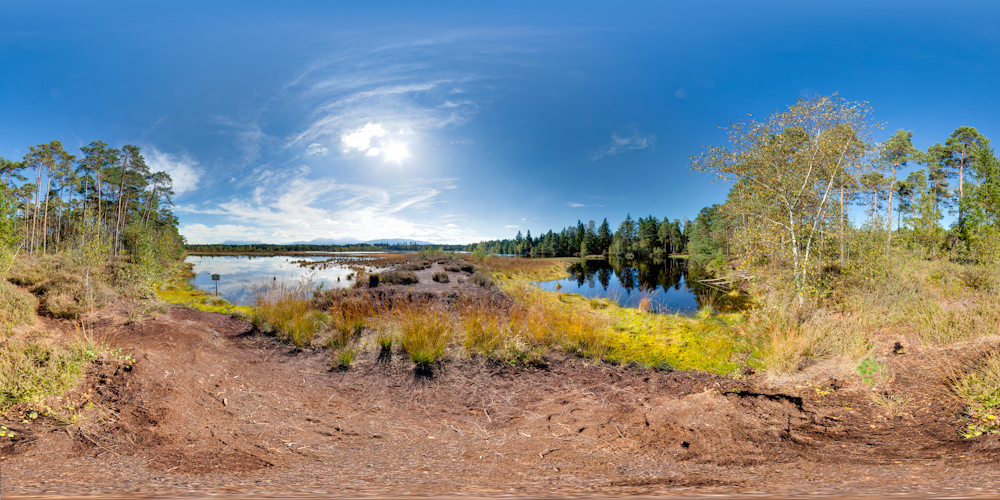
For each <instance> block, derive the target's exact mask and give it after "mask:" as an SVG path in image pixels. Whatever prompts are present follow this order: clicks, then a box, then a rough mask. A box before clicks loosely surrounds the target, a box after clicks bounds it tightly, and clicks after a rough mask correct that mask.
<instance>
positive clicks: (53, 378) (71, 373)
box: [0, 341, 97, 411]
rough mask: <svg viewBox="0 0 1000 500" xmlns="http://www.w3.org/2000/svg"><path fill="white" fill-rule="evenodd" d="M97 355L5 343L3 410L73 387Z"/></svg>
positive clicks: (0, 375)
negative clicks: (85, 367)
mask: <svg viewBox="0 0 1000 500" xmlns="http://www.w3.org/2000/svg"><path fill="white" fill-rule="evenodd" d="M96 356H97V353H96V352H95V351H94V350H91V349H84V348H82V347H81V346H73V347H70V348H65V347H62V346H59V345H53V344H42V343H38V342H24V341H8V342H4V343H3V345H2V346H0V411H2V410H4V409H6V408H7V407H9V406H11V405H14V404H17V403H25V402H31V401H37V400H40V399H43V398H46V397H48V396H52V395H54V394H60V393H62V392H65V391H67V390H69V389H71V388H73V387H74V386H75V385H76V382H77V380H78V379H79V377H80V374H81V373H83V366H84V364H86V363H87V362H89V361H91V360H92V359H93V358H94V357H96Z"/></svg>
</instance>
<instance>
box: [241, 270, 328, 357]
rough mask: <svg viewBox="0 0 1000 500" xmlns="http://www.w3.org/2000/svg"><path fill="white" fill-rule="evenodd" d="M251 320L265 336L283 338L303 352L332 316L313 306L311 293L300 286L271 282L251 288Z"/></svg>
mask: <svg viewBox="0 0 1000 500" xmlns="http://www.w3.org/2000/svg"><path fill="white" fill-rule="evenodd" d="M250 300H251V303H252V304H253V310H252V313H251V320H252V321H253V324H254V326H256V327H257V328H259V329H260V330H261V331H264V332H275V333H278V334H281V335H284V336H285V337H287V338H288V339H289V340H291V341H292V343H293V344H295V346H296V347H299V348H304V347H308V346H310V345H311V344H312V341H313V338H314V337H315V335H316V333H317V332H318V331H320V330H322V329H323V328H324V327H325V326H326V324H327V323H329V322H330V316H328V315H327V314H326V313H324V312H322V311H319V310H318V309H316V308H315V307H314V306H313V297H312V290H309V289H307V288H305V287H303V286H301V285H296V284H289V283H285V282H270V283H264V284H259V285H253V286H251V288H250Z"/></svg>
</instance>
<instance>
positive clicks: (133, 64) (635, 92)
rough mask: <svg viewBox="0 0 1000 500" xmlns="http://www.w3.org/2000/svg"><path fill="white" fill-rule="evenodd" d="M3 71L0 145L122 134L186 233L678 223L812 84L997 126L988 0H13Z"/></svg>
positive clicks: (431, 231)
mask: <svg viewBox="0 0 1000 500" xmlns="http://www.w3.org/2000/svg"><path fill="white" fill-rule="evenodd" d="M0 75H3V76H2V77H0V115H2V120H0V156H4V157H7V158H19V157H21V156H23V155H24V152H25V150H26V149H27V148H28V146H30V145H35V144H39V143H42V142H48V141H50V140H53V139H56V140H60V141H62V142H63V144H64V145H65V146H66V147H67V149H70V150H73V151H78V148H79V147H80V146H82V145H85V144H88V143H90V142H91V141H94V140H104V141H106V142H108V143H110V144H112V145H115V146H121V145H123V144H137V145H139V146H141V147H142V149H143V151H144V153H145V155H146V158H147V160H148V162H149V163H150V165H151V166H152V167H153V168H154V169H160V170H165V171H167V172H169V173H170V174H171V175H172V176H173V178H174V182H175V190H176V191H177V196H176V197H175V199H174V201H175V203H176V205H177V206H176V208H175V211H176V213H177V215H178V217H179V218H180V222H181V233H182V234H183V235H184V236H185V237H187V239H188V240H189V241H190V242H192V243H208V242H220V241H225V240H258V241H266V242H276V243H280V242H293V241H309V240H313V239H316V238H332V239H356V240H368V239H374V238H412V239H419V240H428V241H432V242H456V243H457V242H471V241H478V240H480V239H487V238H496V237H512V236H513V235H514V234H516V232H517V231H519V230H520V231H526V230H531V231H532V233H534V234H537V233H539V232H543V231H545V230H547V229H550V228H551V229H559V228H562V227H564V226H566V225H569V224H575V223H576V221H577V220H578V219H580V220H583V221H584V222H586V221H587V220H589V219H596V220H597V221H598V222H599V221H600V220H601V219H602V218H604V217H608V219H609V221H610V222H611V223H612V224H617V222H619V221H620V220H621V219H623V218H624V216H625V214H626V213H631V214H632V216H633V217H637V216H645V215H649V214H652V215H656V216H658V217H664V216H667V217H670V218H671V219H674V218H684V217H687V218H694V216H695V215H697V213H698V211H699V210H700V209H701V207H703V206H705V205H709V204H712V203H717V202H721V201H723V200H724V199H725V195H726V192H727V190H728V187H727V186H725V185H720V184H713V183H712V179H711V177H709V176H707V175H691V174H689V172H688V165H689V158H690V157H691V156H692V155H696V154H698V153H700V152H701V151H702V148H703V147H704V146H706V145H709V144H719V143H722V142H723V140H724V136H723V132H722V131H721V130H720V129H719V128H718V127H719V126H724V125H726V124H727V123H728V122H729V121H731V120H739V119H741V118H744V117H745V116H746V115H747V114H748V113H752V114H754V115H756V116H764V115H767V114H769V113H770V112H772V111H775V110H779V109H783V108H784V107H785V106H787V105H789V104H792V103H794V101H795V100H796V99H797V98H798V97H799V96H801V95H808V94H810V93H819V94H829V93H832V92H839V94H840V95H841V96H842V97H844V98H846V99H850V100H865V101H869V102H870V103H871V106H872V108H873V109H874V111H875V114H874V118H875V119H876V120H878V121H881V122H885V127H884V129H883V130H882V137H881V138H883V139H884V138H887V137H888V136H889V135H891V133H892V132H893V131H894V130H896V129H898V128H905V129H908V130H913V131H914V143H915V145H916V146H917V147H919V148H926V147H927V146H928V145H930V144H933V143H935V142H939V141H942V142H943V141H944V140H945V139H946V138H947V137H948V135H950V134H951V132H952V131H953V130H954V129H955V128H957V127H959V126H962V125H971V126H974V127H977V128H979V130H980V131H981V132H983V133H984V134H986V135H987V136H988V137H992V138H994V139H996V138H997V137H998V136H1000V127H998V124H997V120H998V118H1000V92H998V91H997V82H1000V6H997V4H995V3H992V2H974V3H968V2H951V3H949V4H948V6H947V7H945V4H944V3H931V2H913V1H910V2H871V1H865V2H851V1H847V2H836V3H831V2H801V1H798V2H745V1H704V2H660V1H656V2H653V1H650V2H628V1H616V2H586V1H582V2H581V1H574V2H489V3H486V2H142V1H138V2H137V1H129V2H124V1H123V2H100V1H95V2H67V3H59V2H23V3H22V2H14V1H6V2H3V3H2V4H0ZM905 175H906V174H905V172H904V174H903V176H905Z"/></svg>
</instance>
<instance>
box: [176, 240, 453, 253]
mask: <svg viewBox="0 0 1000 500" xmlns="http://www.w3.org/2000/svg"><path fill="white" fill-rule="evenodd" d="M463 247H464V246H463V245H427V244H421V243H416V242H410V243H350V244H346V245H318V244H312V243H289V244H273V243H246V244H228V243H206V244H188V245H185V249H186V250H187V251H188V252H190V253H194V254H212V253H239V254H251V253H281V252H419V251H420V250H427V249H429V248H437V249H440V250H444V251H449V252H453V251H458V250H462V249H463Z"/></svg>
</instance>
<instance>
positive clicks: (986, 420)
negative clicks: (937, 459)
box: [951, 351, 1000, 437]
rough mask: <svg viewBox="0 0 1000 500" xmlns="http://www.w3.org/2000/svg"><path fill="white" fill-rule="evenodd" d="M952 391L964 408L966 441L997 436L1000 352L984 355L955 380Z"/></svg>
mask: <svg viewBox="0 0 1000 500" xmlns="http://www.w3.org/2000/svg"><path fill="white" fill-rule="evenodd" d="M951 389H952V392H953V393H954V394H955V395H956V396H957V397H958V398H959V399H960V400H961V401H962V402H963V403H964V404H965V405H966V416H967V418H968V419H969V424H968V431H967V432H965V433H964V434H963V435H964V436H965V437H976V436H979V435H982V434H985V433H993V434H1000V352H997V351H994V352H992V353H989V354H987V355H986V356H985V357H984V358H983V359H982V360H981V362H980V363H979V365H978V366H977V367H976V368H975V369H973V370H971V371H969V372H968V373H966V374H964V375H961V376H959V377H957V378H955V379H954V380H953V381H952V384H951Z"/></svg>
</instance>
